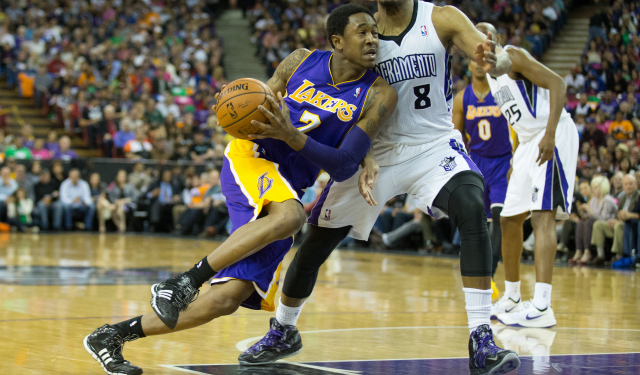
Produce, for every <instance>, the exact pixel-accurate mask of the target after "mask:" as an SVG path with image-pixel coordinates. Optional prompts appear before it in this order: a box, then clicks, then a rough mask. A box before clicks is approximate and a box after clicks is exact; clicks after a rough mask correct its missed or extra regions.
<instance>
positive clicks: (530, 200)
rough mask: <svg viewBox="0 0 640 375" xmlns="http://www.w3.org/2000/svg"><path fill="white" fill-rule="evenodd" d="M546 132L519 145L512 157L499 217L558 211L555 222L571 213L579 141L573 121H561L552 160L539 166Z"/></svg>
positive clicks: (566, 217)
mask: <svg viewBox="0 0 640 375" xmlns="http://www.w3.org/2000/svg"><path fill="white" fill-rule="evenodd" d="M543 137H544V131H542V132H540V134H538V135H537V136H536V137H535V138H533V139H532V140H530V141H528V142H523V143H520V145H519V146H518V149H517V150H516V152H515V154H514V155H513V172H511V179H510V180H509V186H508V187H507V196H506V198H505V201H504V208H503V209H502V213H501V214H500V216H505V217H509V216H516V215H520V214H523V213H525V212H530V211H539V210H552V211H556V219H558V220H565V219H568V218H569V214H570V213H571V203H572V201H573V189H574V186H575V182H576V164H577V162H578V149H579V147H580V140H579V135H578V130H577V129H576V125H575V124H574V123H573V120H571V119H567V120H562V121H561V122H560V124H558V128H557V130H556V149H555V152H554V157H553V160H550V161H548V162H546V163H544V164H543V165H541V166H539V165H538V163H536V159H537V158H538V153H539V148H538V145H539V144H540V141H541V140H542V138H543Z"/></svg>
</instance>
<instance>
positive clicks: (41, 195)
mask: <svg viewBox="0 0 640 375" xmlns="http://www.w3.org/2000/svg"><path fill="white" fill-rule="evenodd" d="M58 188H59V185H58V184H56V183H55V182H53V181H52V180H51V172H49V170H47V169H43V170H42V172H40V181H39V182H38V183H37V184H35V186H34V191H35V204H36V208H37V215H36V216H37V217H38V218H39V220H40V228H42V229H44V230H49V222H50V221H49V218H50V217H53V229H54V230H60V229H62V212H63V211H62V205H61V203H60V201H59V200H58V198H59V197H60V193H59V192H58Z"/></svg>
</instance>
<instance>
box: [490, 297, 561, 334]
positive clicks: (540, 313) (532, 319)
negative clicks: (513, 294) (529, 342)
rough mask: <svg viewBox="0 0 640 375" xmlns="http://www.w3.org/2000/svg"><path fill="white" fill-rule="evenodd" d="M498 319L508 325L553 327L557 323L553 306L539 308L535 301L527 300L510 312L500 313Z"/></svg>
mask: <svg viewBox="0 0 640 375" xmlns="http://www.w3.org/2000/svg"><path fill="white" fill-rule="evenodd" d="M498 321H499V322H500V323H502V324H504V325H506V326H511V327H525V328H551V327H554V326H555V325H556V317H555V314H554V313H553V309H552V308H551V306H548V307H547V308H546V309H544V310H538V308H537V307H535V306H534V305H533V301H531V302H530V301H525V302H523V303H522V306H521V307H520V308H519V309H516V310H514V311H513V312H512V313H509V314H498Z"/></svg>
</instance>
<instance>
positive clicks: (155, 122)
mask: <svg viewBox="0 0 640 375" xmlns="http://www.w3.org/2000/svg"><path fill="white" fill-rule="evenodd" d="M144 119H145V122H146V123H147V124H149V126H151V128H157V127H158V126H160V125H163V124H164V117H163V116H162V113H161V112H160V111H159V110H158V109H157V108H156V100H155V99H154V98H149V99H147V105H146V108H145V112H144Z"/></svg>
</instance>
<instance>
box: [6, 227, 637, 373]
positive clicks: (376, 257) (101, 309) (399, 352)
mask: <svg viewBox="0 0 640 375" xmlns="http://www.w3.org/2000/svg"><path fill="white" fill-rule="evenodd" d="M215 246H217V244H216V243H215V242H211V241H199V240H191V239H183V238H167V237H143V236H133V235H125V236H119V235H106V236H104V235H103V236H98V235H91V234H53V235H39V236H38V235H14V234H12V235H4V236H0V337H1V338H2V340H0V374H2V375H4V374H21V375H22V374H65V375H71V374H102V373H103V372H102V369H101V368H100V367H99V365H98V364H97V363H96V362H94V361H93V359H92V358H91V357H90V356H89V354H87V352H86V351H85V350H84V348H83V346H82V339H83V338H84V336H85V335H87V334H88V333H90V332H91V331H92V330H94V329H95V328H97V327H99V326H101V325H103V324H105V323H116V322H118V321H121V320H123V319H125V318H128V317H132V316H136V315H141V314H145V313H148V312H151V311H152V310H151V308H150V306H149V299H150V293H149V285H150V284H152V283H154V282H157V281H159V280H162V279H165V278H167V277H168V276H169V275H170V274H171V272H180V271H183V270H186V269H187V268H189V267H190V266H191V265H192V264H193V263H195V262H196V261H197V260H198V259H201V258H202V257H203V256H204V255H205V254H207V253H208V252H209V251H210V250H212V249H213V248H215ZM292 254H293V252H292V253H291V254H289V256H288V257H287V259H286V260H285V264H288V263H289V261H290V260H291V256H292ZM500 267H502V266H500ZM522 270H523V285H522V289H523V298H525V299H528V298H531V297H532V293H533V285H534V273H533V267H532V266H530V265H525V266H523V267H522ZM284 274H285V272H284V270H283V274H282V275H284ZM502 275H503V271H502V270H499V271H498V274H497V279H498V280H497V281H498V285H500V286H502V285H503V283H502V281H503V276H502ZM639 275H640V273H636V272H634V271H632V272H620V271H611V270H604V269H583V268H573V269H571V268H558V269H556V272H555V279H554V290H553V296H554V298H553V300H554V306H553V307H554V310H555V313H556V318H557V320H558V327H556V328H554V329H550V330H537V329H520V330H518V329H511V328H505V327H503V326H502V325H500V324H495V325H494V331H495V332H496V341H497V342H498V344H502V345H503V346H505V347H508V348H510V349H514V350H516V351H517V352H518V353H519V354H520V355H521V356H523V357H522V360H523V366H522V368H521V369H520V370H518V372H514V373H513V374H519V375H525V374H527V375H528V374H560V373H561V374H564V375H566V374H581V375H584V374H639V373H640V365H639V363H640V355H637V354H619V355H615V354H616V353H633V352H640V288H639V287H638V284H639V277H638V276H639ZM205 288H206V286H205ZM461 289H462V283H461V278H460V274H459V266H458V261H457V260H455V259H444V258H433V257H420V256H407V255H395V254H393V253H368V252H354V251H338V252H335V253H334V254H333V255H332V256H331V258H330V259H329V261H328V262H327V263H326V264H325V265H324V266H323V268H322V269H321V272H320V277H319V283H318V285H317V287H316V291H315V293H314V295H313V296H312V298H311V299H310V301H309V302H308V303H307V305H306V306H305V309H304V312H303V314H302V317H301V318H300V320H299V324H298V325H299V328H300V330H301V331H302V338H303V342H304V346H305V349H304V351H303V352H302V353H301V354H300V355H298V356H296V357H293V358H290V359H289V360H288V361H290V362H295V363H294V364H287V363H282V364H278V365H275V366H271V367H267V368H251V369H246V368H239V367H238V366H235V365H234V364H236V358H237V356H238V354H239V353H240V352H239V349H244V348H246V347H247V346H249V345H250V344H251V343H253V342H254V341H255V340H257V338H258V337H261V336H262V335H263V334H264V333H265V332H266V331H267V329H268V320H269V317H271V316H273V313H268V312H257V311H252V310H246V309H241V310H239V311H238V312H237V313H235V314H233V315H232V316H228V317H223V318H220V319H218V320H216V321H213V322H211V323H209V324H207V325H205V326H202V327H199V328H196V329H192V330H188V331H184V332H178V333H174V334H170V335H165V336H157V337H151V338H146V339H142V340H138V341H135V342H131V343H128V344H127V345H126V348H125V351H124V353H125V357H126V358H127V359H128V360H130V361H131V362H132V363H134V364H136V365H139V366H141V367H143V368H144V371H145V374H166V375H169V374H175V375H177V374H183V373H187V372H190V373H197V374H202V373H204V374H227V375H231V374H252V375H257V374H275V375H278V374H290V375H295V374H298V375H319V374H334V373H338V374H373V375H378V374H385V375H387V374H394V375H395V374H454V375H457V374H468V373H469V372H468V367H467V359H466V358H467V355H468V354H467V340H468V330H467V328H466V323H467V318H466V313H465V310H464V295H463V293H462V290H461ZM549 355H551V356H549ZM531 356H533V357H531ZM435 359H438V360H435ZM225 364H227V365H225Z"/></svg>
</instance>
